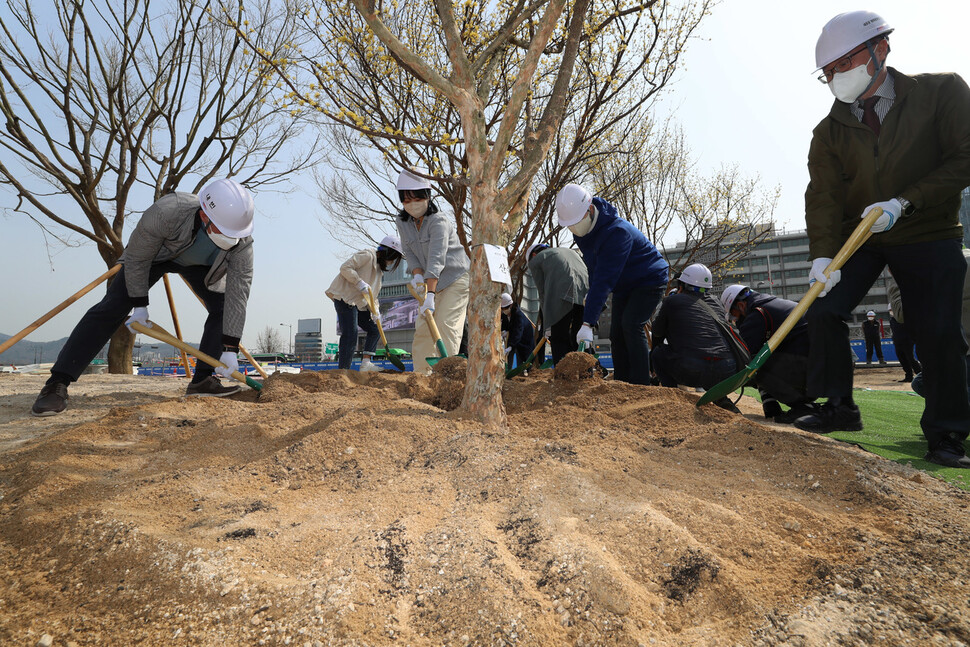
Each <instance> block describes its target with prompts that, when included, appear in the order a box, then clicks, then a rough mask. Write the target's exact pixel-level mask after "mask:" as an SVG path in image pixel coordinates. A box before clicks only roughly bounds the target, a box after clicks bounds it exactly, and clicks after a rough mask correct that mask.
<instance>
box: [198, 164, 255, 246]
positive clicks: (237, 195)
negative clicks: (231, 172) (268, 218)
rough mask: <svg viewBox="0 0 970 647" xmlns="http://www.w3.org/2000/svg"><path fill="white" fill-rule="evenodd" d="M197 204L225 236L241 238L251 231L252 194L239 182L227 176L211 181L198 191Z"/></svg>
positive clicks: (253, 209) (253, 208) (253, 210)
mask: <svg viewBox="0 0 970 647" xmlns="http://www.w3.org/2000/svg"><path fill="white" fill-rule="evenodd" d="M199 205H200V206H201V207H202V210H203V211H204V212H205V215H206V217H207V218H208V219H209V220H211V221H212V222H214V223H215V225H216V227H218V228H219V231H221V232H222V233H223V234H225V235H226V236H229V237H230V238H243V237H245V236H248V235H249V234H251V233H253V213H254V212H255V211H256V207H255V205H254V204H253V196H252V194H251V193H250V192H249V189H247V188H246V187H244V186H243V185H241V184H240V183H239V182H236V181H235V180H230V179H228V178H224V179H221V180H216V181H215V182H212V183H211V184H209V185H208V186H207V187H205V188H204V189H202V192H201V193H199Z"/></svg>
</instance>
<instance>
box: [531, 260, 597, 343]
mask: <svg viewBox="0 0 970 647" xmlns="http://www.w3.org/2000/svg"><path fill="white" fill-rule="evenodd" d="M529 272H530V273H531V274H532V280H533V281H535V284H536V287H537V288H538V289H539V304H540V306H539V307H540V308H541V310H542V324H543V327H545V328H551V327H552V325H553V324H555V323H557V322H559V320H560V319H562V318H563V317H565V316H566V315H567V314H569V311H570V310H572V308H573V306H574V305H577V304H578V305H582V303H583V300H584V299H585V298H586V292H588V291H589V274H588V273H587V271H586V263H584V262H583V257H582V256H580V255H579V252H577V251H576V250H574V249H569V248H567V247H553V248H551V249H544V250H542V251H541V252H539V253H538V254H536V255H535V256H533V257H532V259H531V260H530V261H529Z"/></svg>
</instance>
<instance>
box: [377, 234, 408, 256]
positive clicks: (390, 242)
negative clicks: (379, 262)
mask: <svg viewBox="0 0 970 647" xmlns="http://www.w3.org/2000/svg"><path fill="white" fill-rule="evenodd" d="M381 245H383V246H384V247H390V248H391V249H393V250H394V251H395V252H397V253H398V254H401V255H402V256H403V255H404V248H403V247H402V246H401V239H400V238H398V237H397V236H384V237H383V238H381Z"/></svg>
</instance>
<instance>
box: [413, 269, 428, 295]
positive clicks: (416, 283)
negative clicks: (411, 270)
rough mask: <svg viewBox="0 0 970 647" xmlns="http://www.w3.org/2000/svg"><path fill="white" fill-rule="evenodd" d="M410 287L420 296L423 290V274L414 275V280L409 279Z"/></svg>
mask: <svg viewBox="0 0 970 647" xmlns="http://www.w3.org/2000/svg"><path fill="white" fill-rule="evenodd" d="M411 287H412V288H414V289H415V290H416V291H417V293H418V294H421V290H423V289H424V288H425V285H424V274H415V275H414V278H412V279H411Z"/></svg>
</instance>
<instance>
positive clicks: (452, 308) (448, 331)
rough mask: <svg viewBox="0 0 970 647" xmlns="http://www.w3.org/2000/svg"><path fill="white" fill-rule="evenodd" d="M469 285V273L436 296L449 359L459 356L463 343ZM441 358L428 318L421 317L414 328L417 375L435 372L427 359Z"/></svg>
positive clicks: (436, 315) (437, 319)
mask: <svg viewBox="0 0 970 647" xmlns="http://www.w3.org/2000/svg"><path fill="white" fill-rule="evenodd" d="M468 281H469V276H468V272H465V273H464V274H463V275H462V276H461V278H459V279H458V280H457V281H455V282H454V283H452V284H451V285H449V286H448V287H446V288H445V289H444V290H440V291H438V293H437V294H435V298H434V322H435V324H436V325H437V326H438V332H439V333H441V341H443V342H444V343H445V350H447V351H448V356H449V357H451V356H452V355H457V354H458V345H459V344H460V343H461V333H462V330H463V329H464V327H465V311H466V310H467V308H468ZM437 356H438V348H437V347H436V346H435V340H434V338H432V336H431V329H430V328H428V320H427V317H426V315H420V316H419V317H418V320H417V322H416V323H415V324H414V343H413V344H412V345H411V358H412V360H413V362H414V372H415V373H418V374H419V375H426V374H427V373H429V372H431V366H430V365H429V364H428V362H427V360H426V359H425V358H426V357H437Z"/></svg>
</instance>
